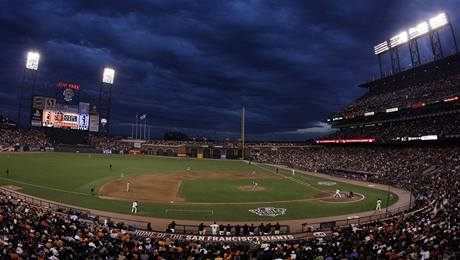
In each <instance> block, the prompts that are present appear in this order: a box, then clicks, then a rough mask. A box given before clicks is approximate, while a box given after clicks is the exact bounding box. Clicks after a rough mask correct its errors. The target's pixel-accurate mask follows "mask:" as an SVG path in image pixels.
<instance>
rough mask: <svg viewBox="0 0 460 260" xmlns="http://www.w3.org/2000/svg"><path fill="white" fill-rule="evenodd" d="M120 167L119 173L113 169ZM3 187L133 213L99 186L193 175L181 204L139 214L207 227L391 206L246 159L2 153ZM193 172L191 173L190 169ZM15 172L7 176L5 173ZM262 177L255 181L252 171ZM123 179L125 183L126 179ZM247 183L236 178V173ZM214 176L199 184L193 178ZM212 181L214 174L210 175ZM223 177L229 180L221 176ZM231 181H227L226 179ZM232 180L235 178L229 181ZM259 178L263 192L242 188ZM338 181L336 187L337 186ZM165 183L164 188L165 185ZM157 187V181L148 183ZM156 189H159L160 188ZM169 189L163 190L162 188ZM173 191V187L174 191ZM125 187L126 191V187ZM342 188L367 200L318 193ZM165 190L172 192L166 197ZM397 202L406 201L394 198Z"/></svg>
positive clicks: (376, 194)
mask: <svg viewBox="0 0 460 260" xmlns="http://www.w3.org/2000/svg"><path fill="white" fill-rule="evenodd" d="M110 164H112V165H113V168H112V170H110V169H109V165H110ZM0 167H1V168H0V171H1V173H2V174H1V175H0V184H1V185H14V186H18V187H20V188H21V190H19V191H20V192H24V193H26V194H30V195H33V196H37V197H41V198H44V199H48V200H52V201H56V202H61V203H66V204H70V205H75V206H80V207H85V208H91V209H98V210H105V211H111V212H116V213H124V214H127V213H129V212H130V207H131V206H130V205H131V201H129V200H122V199H103V198H100V197H99V196H98V195H92V194H91V193H90V189H91V188H92V187H94V188H95V190H96V191H99V188H100V187H102V186H103V185H104V184H107V183H109V182H111V181H115V180H120V179H121V180H120V181H121V182H123V181H124V178H126V179H129V178H139V177H142V176H150V177H153V178H152V182H151V183H154V182H155V176H160V174H162V175H166V176H168V175H169V174H170V175H171V176H172V178H173V176H175V175H177V174H184V173H185V174H188V175H185V176H190V177H189V179H187V178H184V179H181V180H180V181H179V184H178V185H179V186H178V191H177V192H172V193H174V194H173V195H175V196H177V198H178V199H179V200H180V199H182V200H183V201H182V203H180V201H177V202H176V201H174V203H170V202H169V200H168V202H148V201H142V202H141V204H140V211H139V213H138V214H139V215H143V216H152V217H157V218H174V219H186V220H203V221H213V220H216V221H267V220H269V221H277V220H290V219H304V218H318V217H326V216H335V215H343V214H351V213H357V212H364V211H369V210H373V209H375V204H376V200H377V198H381V199H382V200H383V206H386V204H385V203H386V198H387V192H386V191H383V190H377V189H373V188H372V187H363V186H356V185H352V184H349V183H342V182H336V185H334V186H322V185H319V184H318V183H319V182H327V181H329V180H326V179H323V178H320V177H318V176H314V175H311V174H308V175H305V174H296V175H295V176H292V175H291V173H290V171H287V170H280V171H279V174H278V175H276V174H275V173H276V172H275V170H274V168H273V167H272V166H259V165H255V164H252V165H250V164H248V163H246V162H243V161H231V160H195V159H177V158H165V157H154V156H130V155H95V154H92V155H88V154H74V153H34V154H32V153H14V154H11V155H10V156H8V155H7V154H0ZM187 167H190V171H186V168H187ZM7 168H8V169H9V171H10V174H9V176H6V174H5V170H6V169H7ZM252 172H256V174H255V176H257V177H254V178H253V177H251V176H252V175H251V173H252ZM121 173H123V177H124V178H121ZM245 173H247V177H245V176H241V178H231V176H232V175H236V174H239V175H242V174H245ZM194 174H195V175H200V176H204V177H206V178H201V177H200V178H195V179H193V178H194V176H193V175H194ZM207 175H209V176H207ZM220 176H221V177H220ZM224 176H226V177H225V178H224ZM229 176H230V177H229ZM253 180H255V181H256V182H257V183H258V185H259V186H260V187H263V190H261V191H251V190H241V189H240V188H241V187H242V186H248V185H251V183H252V181H253ZM329 182H330V181H329ZM160 184H161V183H160ZM145 185H147V186H149V183H145ZM152 186H153V184H152ZM160 187H161V185H160ZM132 188H133V189H136V187H135V186H134V187H132ZM167 188H168V187H167ZM120 189H124V186H121V187H120ZM335 189H340V190H343V191H349V190H352V191H353V192H355V193H359V194H362V195H363V196H364V197H363V198H362V199H361V200H356V201H353V202H347V201H343V202H334V201H324V200H323V199H318V194H323V195H324V194H325V192H333V191H335ZM162 192H164V191H162ZM162 192H160V191H158V190H154V189H153V190H152V189H148V190H146V191H145V193H146V194H150V195H152V194H153V195H155V196H157V197H161V195H162ZM390 197H391V198H390V200H389V204H390V205H392V204H393V203H395V202H396V201H397V200H398V197H397V196H396V195H395V194H393V193H392V195H391V196H390ZM258 207H278V208H285V209H286V212H285V214H284V215H279V216H277V217H269V216H258V215H256V214H254V213H251V212H249V210H250V209H255V208H258Z"/></svg>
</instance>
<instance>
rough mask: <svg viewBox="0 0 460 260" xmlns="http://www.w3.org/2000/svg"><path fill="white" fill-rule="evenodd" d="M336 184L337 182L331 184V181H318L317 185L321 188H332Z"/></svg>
mask: <svg viewBox="0 0 460 260" xmlns="http://www.w3.org/2000/svg"><path fill="white" fill-rule="evenodd" d="M336 184H337V182H333V181H319V182H318V185H321V186H334V185H336Z"/></svg>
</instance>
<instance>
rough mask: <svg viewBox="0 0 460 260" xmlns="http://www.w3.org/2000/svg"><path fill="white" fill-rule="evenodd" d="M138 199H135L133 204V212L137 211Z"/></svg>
mask: <svg viewBox="0 0 460 260" xmlns="http://www.w3.org/2000/svg"><path fill="white" fill-rule="evenodd" d="M137 206H138V203H137V200H135V201H133V205H132V206H131V213H137Z"/></svg>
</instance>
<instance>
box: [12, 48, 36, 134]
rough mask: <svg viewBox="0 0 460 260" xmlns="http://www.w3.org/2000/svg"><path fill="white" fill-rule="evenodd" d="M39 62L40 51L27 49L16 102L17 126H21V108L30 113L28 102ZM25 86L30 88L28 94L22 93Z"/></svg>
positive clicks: (33, 90)
mask: <svg viewBox="0 0 460 260" xmlns="http://www.w3.org/2000/svg"><path fill="white" fill-rule="evenodd" d="M39 63H40V53H38V52H37V51H29V52H28V53H27V57H26V64H25V67H24V72H23V74H22V80H21V89H20V94H19V102H18V116H17V122H16V124H17V125H18V127H19V126H21V120H22V113H23V110H26V111H28V113H27V114H30V108H31V106H30V104H29V102H32V96H33V95H34V92H35V82H36V80H37V73H38V65H39ZM27 88H30V89H31V91H30V96H29V95H26V94H25V93H24V91H25V89H27ZM29 123H30V122H29ZM26 125H27V124H26Z"/></svg>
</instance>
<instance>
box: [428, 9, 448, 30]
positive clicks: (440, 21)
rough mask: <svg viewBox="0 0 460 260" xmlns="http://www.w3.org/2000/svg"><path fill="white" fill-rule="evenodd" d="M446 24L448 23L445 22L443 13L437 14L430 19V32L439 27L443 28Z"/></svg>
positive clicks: (445, 18) (445, 17)
mask: <svg viewBox="0 0 460 260" xmlns="http://www.w3.org/2000/svg"><path fill="white" fill-rule="evenodd" d="M448 23H449V22H448V21H447V15H446V14H445V13H440V14H438V15H436V16H435V17H433V18H431V19H430V27H431V30H433V29H437V28H439V27H442V26H444V25H446V24H448Z"/></svg>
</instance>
